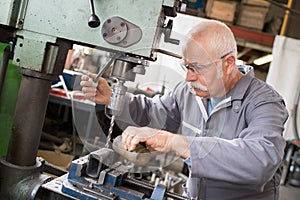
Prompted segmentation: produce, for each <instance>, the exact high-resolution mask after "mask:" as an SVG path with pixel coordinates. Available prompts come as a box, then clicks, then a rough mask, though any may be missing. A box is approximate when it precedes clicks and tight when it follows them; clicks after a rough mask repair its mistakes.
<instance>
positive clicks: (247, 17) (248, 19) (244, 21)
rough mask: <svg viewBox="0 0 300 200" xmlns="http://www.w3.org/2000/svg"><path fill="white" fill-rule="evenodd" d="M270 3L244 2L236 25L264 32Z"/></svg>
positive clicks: (252, 0) (254, 0) (249, 0)
mask: <svg viewBox="0 0 300 200" xmlns="http://www.w3.org/2000/svg"><path fill="white" fill-rule="evenodd" d="M269 6H270V3H268V2H262V1H258V0H246V1H243V2H242V4H241V6H240V11H239V14H238V17H237V21H236V25H238V26H243V27H246V28H251V29H256V30H262V29H263V28H264V25H265V19H266V16H267V14H268V11H269Z"/></svg>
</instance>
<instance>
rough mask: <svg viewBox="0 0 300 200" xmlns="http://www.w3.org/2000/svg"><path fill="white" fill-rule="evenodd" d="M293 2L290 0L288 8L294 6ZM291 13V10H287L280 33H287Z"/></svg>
mask: <svg viewBox="0 0 300 200" xmlns="http://www.w3.org/2000/svg"><path fill="white" fill-rule="evenodd" d="M292 3H293V0H288V3H287V8H291V7H292ZM289 15H290V11H289V10H286V11H285V15H284V18H283V22H282V26H281V30H280V35H285V31H286V26H287V22H288V19H289Z"/></svg>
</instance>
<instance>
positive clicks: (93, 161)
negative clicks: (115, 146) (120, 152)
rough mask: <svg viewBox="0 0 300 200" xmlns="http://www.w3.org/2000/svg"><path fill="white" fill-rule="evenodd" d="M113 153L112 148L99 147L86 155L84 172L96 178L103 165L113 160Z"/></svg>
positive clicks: (107, 164)
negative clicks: (86, 160)
mask: <svg viewBox="0 0 300 200" xmlns="http://www.w3.org/2000/svg"><path fill="white" fill-rule="evenodd" d="M115 157H116V156H115V153H114V151H113V150H112V149H109V148H101V149H99V150H97V151H94V152H91V153H90V154H89V155H88V160H89V161H88V163H87V167H86V174H87V175H88V176H89V177H92V178H98V177H99V175H100V172H101V171H102V170H104V169H105V166H111V165H112V164H114V162H115Z"/></svg>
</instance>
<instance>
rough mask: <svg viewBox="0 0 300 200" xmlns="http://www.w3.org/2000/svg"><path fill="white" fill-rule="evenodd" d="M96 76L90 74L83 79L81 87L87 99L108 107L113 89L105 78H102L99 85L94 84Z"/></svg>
mask: <svg viewBox="0 0 300 200" xmlns="http://www.w3.org/2000/svg"><path fill="white" fill-rule="evenodd" d="M94 78H96V74H88V75H84V76H82V77H81V82H80V85H81V86H82V92H83V94H84V96H85V98H87V99H89V100H91V101H93V102H95V103H97V104H103V105H108V104H109V100H110V96H111V94H112V89H111V88H110V86H109V85H108V83H107V81H106V80H105V79H104V78H100V79H99V80H98V83H94V82H93V80H94Z"/></svg>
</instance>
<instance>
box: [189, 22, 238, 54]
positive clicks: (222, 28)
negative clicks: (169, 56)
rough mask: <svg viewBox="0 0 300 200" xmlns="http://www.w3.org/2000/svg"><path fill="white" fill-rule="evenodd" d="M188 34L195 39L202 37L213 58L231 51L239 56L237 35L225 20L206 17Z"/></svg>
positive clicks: (202, 42) (203, 43) (202, 41)
mask: <svg viewBox="0 0 300 200" xmlns="http://www.w3.org/2000/svg"><path fill="white" fill-rule="evenodd" d="M188 36H189V37H190V39H192V40H195V41H199V39H202V40H201V44H202V45H204V46H205V48H206V49H205V50H206V51H207V52H208V53H209V55H210V56H211V57H213V58H212V59H217V58H220V57H221V56H223V55H224V54H226V53H228V52H230V51H233V52H232V54H233V55H234V56H235V57H237V45H236V41H235V37H234V35H233V33H232V31H231V30H230V28H229V27H228V26H227V25H226V24H224V23H223V22H220V21H217V20H212V19H204V20H203V21H201V22H200V23H199V24H197V25H196V26H194V27H193V28H192V29H191V30H190V31H189V33H188Z"/></svg>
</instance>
